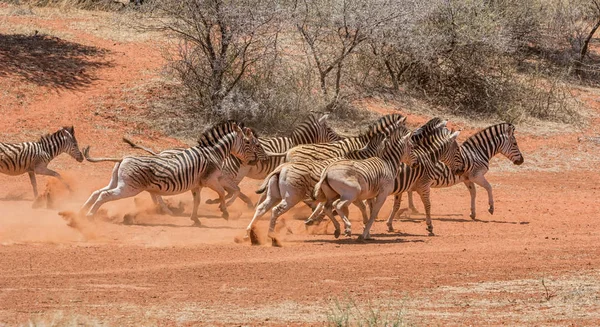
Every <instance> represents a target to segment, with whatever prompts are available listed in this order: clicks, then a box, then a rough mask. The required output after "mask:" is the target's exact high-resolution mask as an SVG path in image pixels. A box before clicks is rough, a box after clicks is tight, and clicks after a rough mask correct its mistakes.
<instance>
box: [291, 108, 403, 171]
mask: <svg viewBox="0 0 600 327" xmlns="http://www.w3.org/2000/svg"><path fill="white" fill-rule="evenodd" d="M405 122H406V117H404V116H402V115H401V114H389V115H385V116H383V117H381V118H380V119H379V120H377V121H376V122H375V123H374V124H372V125H371V126H369V128H368V129H367V132H365V133H363V134H361V135H359V136H357V137H350V138H346V139H343V140H340V141H337V142H333V143H324V144H307V145H300V146H296V147H294V148H292V149H290V150H289V151H288V152H287V153H286V162H293V161H300V160H325V159H330V158H336V157H341V156H343V155H345V154H346V153H348V152H349V151H353V150H357V149H360V148H362V147H364V146H365V145H366V144H367V143H368V142H369V140H370V138H371V137H373V136H374V135H375V134H379V133H386V134H387V133H390V132H391V131H392V130H394V129H395V128H396V127H397V126H398V125H403V124H404V123H405Z"/></svg>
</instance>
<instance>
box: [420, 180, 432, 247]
mask: <svg viewBox="0 0 600 327" xmlns="http://www.w3.org/2000/svg"><path fill="white" fill-rule="evenodd" d="M429 191H430V188H429V187H424V188H423V189H422V190H417V193H419V196H421V201H422V202H423V206H425V222H426V223H427V231H428V232H429V236H434V235H435V234H433V224H432V223H431V202H430V199H429Z"/></svg>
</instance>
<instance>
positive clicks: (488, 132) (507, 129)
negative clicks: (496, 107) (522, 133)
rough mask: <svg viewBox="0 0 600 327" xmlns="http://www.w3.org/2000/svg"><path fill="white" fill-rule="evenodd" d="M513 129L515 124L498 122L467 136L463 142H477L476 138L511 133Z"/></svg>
mask: <svg viewBox="0 0 600 327" xmlns="http://www.w3.org/2000/svg"><path fill="white" fill-rule="evenodd" d="M514 130H515V126H514V125H513V124H510V123H499V124H495V125H492V126H488V127H486V128H484V129H482V130H480V131H479V132H477V133H475V134H473V135H471V136H469V138H468V139H467V140H466V141H464V142H463V144H465V143H469V144H470V143H474V142H477V140H478V139H482V138H483V139H490V138H491V137H492V136H493V135H503V134H510V133H513V132H514Z"/></svg>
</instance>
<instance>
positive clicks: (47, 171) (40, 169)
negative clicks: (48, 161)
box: [29, 166, 73, 198]
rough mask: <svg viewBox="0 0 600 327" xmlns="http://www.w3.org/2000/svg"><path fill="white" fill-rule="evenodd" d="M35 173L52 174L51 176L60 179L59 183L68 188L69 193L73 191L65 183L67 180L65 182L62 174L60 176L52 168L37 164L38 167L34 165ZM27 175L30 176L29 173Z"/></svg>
mask: <svg viewBox="0 0 600 327" xmlns="http://www.w3.org/2000/svg"><path fill="white" fill-rule="evenodd" d="M35 173H38V174H40V175H44V176H52V177H56V178H58V180H59V181H61V183H63V185H64V186H65V187H66V188H67V190H69V192H70V193H73V190H72V189H71V186H69V184H67V182H65V180H64V179H63V178H62V176H60V174H59V173H57V172H55V171H54V170H52V169H49V168H48V167H44V166H38V167H35ZM29 176H30V177H31V175H29ZM36 198H37V196H36Z"/></svg>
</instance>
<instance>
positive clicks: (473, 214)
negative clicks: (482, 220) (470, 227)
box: [469, 213, 477, 220]
mask: <svg viewBox="0 0 600 327" xmlns="http://www.w3.org/2000/svg"><path fill="white" fill-rule="evenodd" d="M469 217H471V219H473V220H477V216H476V215H475V213H472V214H470V215H469Z"/></svg>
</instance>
